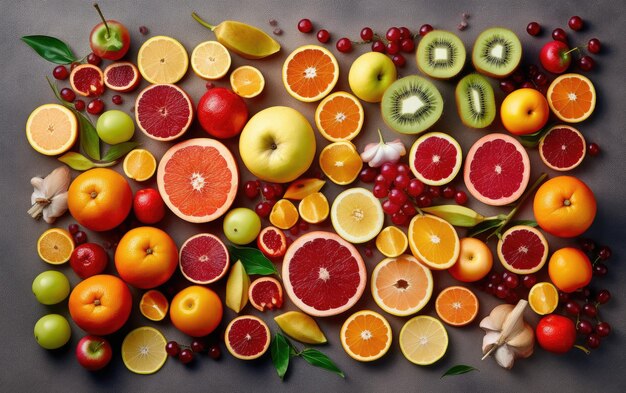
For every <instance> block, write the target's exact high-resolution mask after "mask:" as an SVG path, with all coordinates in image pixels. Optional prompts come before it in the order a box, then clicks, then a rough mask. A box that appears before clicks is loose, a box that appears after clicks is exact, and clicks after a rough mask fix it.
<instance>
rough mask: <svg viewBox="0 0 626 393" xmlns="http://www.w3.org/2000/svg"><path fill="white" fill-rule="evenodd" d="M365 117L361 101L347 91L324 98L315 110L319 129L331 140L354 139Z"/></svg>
mask: <svg viewBox="0 0 626 393" xmlns="http://www.w3.org/2000/svg"><path fill="white" fill-rule="evenodd" d="M364 119H365V113H364V112H363V106H362V105H361V102H360V101H359V100H358V99H357V98H356V97H355V96H353V95H352V94H350V93H346V92H345V91H338V92H336V93H333V94H331V95H329V96H328V97H326V98H324V99H323V100H322V102H320V104H319V105H318V106H317V110H316V111H315V124H316V125H317V129H318V130H319V131H320V134H322V136H323V137H324V138H326V139H328V140H329V141H331V142H337V141H350V140H352V139H354V137H356V136H357V135H359V132H361V128H362V127H363V120H364Z"/></svg>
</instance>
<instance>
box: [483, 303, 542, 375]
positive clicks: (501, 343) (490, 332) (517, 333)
mask: <svg viewBox="0 0 626 393" xmlns="http://www.w3.org/2000/svg"><path fill="white" fill-rule="evenodd" d="M527 305H528V302H527V301H526V300H520V301H519V302H518V303H517V305H516V306H515V307H513V306H512V305H510V304H501V305H499V306H496V307H495V308H494V309H493V310H491V313H490V314H489V316H487V317H486V318H484V319H483V320H482V321H480V327H481V328H482V329H483V330H484V331H485V332H486V333H485V337H484V338H483V354H484V356H483V359H485V358H486V357H488V356H489V355H491V354H492V353H493V354H494V357H495V359H496V362H497V363H498V364H499V365H500V366H501V367H504V368H506V369H510V368H511V367H513V363H514V362H515V359H518V358H527V357H529V356H530V355H532V354H533V349H534V344H535V333H534V331H533V328H532V327H531V326H530V325H529V324H528V323H526V322H525V321H524V316H523V313H524V309H525V308H526V306H527Z"/></svg>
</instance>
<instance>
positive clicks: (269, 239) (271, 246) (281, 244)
mask: <svg viewBox="0 0 626 393" xmlns="http://www.w3.org/2000/svg"><path fill="white" fill-rule="evenodd" d="M256 244H257V246H258V247H259V250H261V252H262V253H263V254H265V256H266V257H268V258H280V257H282V256H284V255H285V252H287V237H286V236H285V233H284V232H283V231H282V230H280V229H279V228H276V227H273V226H268V227H266V228H264V229H263V230H262V231H261V233H259V237H257V239H256Z"/></svg>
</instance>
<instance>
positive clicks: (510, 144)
mask: <svg viewBox="0 0 626 393" xmlns="http://www.w3.org/2000/svg"><path fill="white" fill-rule="evenodd" d="M463 172H464V173H463V177H464V180H465V186H466V187H467V189H468V191H469V192H470V193H471V194H472V195H473V196H474V198H476V199H478V200H479V201H481V202H483V203H485V204H487V205H491V206H503V205H507V204H509V203H511V202H514V201H515V200H517V198H519V197H520V196H521V195H522V194H523V193H524V190H525V189H526V186H527V185H528V179H529V178H530V160H529V159H528V153H526V150H524V147H523V146H522V145H521V144H520V143H519V142H518V141H517V140H516V139H515V138H513V137H511V136H508V135H505V134H489V135H485V136H483V137H482V138H480V139H479V140H477V141H476V142H475V143H474V145H473V146H472V147H471V148H470V150H469V152H468V153H467V158H466V160H465V168H464V171H463Z"/></svg>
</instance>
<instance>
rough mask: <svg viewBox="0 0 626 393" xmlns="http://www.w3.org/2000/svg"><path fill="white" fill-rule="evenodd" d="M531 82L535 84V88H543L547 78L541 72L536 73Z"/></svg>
mask: <svg viewBox="0 0 626 393" xmlns="http://www.w3.org/2000/svg"><path fill="white" fill-rule="evenodd" d="M533 82H535V84H536V85H537V86H545V85H546V84H547V83H548V76H547V75H546V74H544V73H543V72H538V73H537V74H536V75H535V76H534V77H533Z"/></svg>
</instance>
